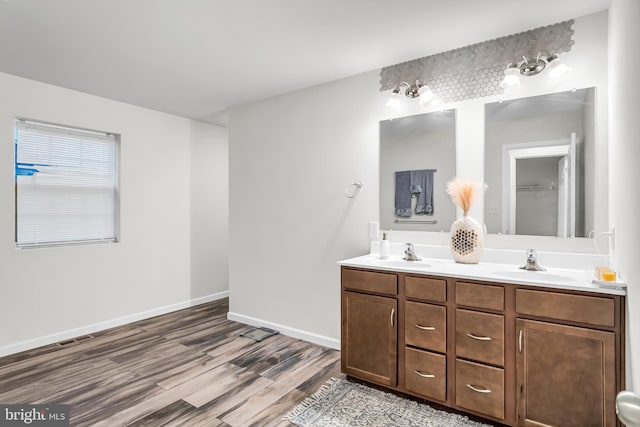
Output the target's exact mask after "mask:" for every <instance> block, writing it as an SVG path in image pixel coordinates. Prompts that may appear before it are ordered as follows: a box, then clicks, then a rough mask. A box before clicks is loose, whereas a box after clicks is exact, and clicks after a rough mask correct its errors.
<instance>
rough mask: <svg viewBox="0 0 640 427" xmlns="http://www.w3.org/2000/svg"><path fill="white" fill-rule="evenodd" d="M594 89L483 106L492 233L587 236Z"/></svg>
mask: <svg viewBox="0 0 640 427" xmlns="http://www.w3.org/2000/svg"><path fill="white" fill-rule="evenodd" d="M595 104H596V103H595V89H594V88H587V89H579V90H573V91H567V92H559V93H553V94H547V95H540V96H534V97H530V98H522V99H514V100H509V101H504V102H496V103H490V104H487V105H486V106H485V182H486V183H487V185H488V189H487V191H486V192H485V204H484V206H485V212H484V219H485V224H486V227H487V232H488V233H493V234H498V233H500V234H516V235H537V236H556V237H587V236H588V235H589V232H590V231H591V230H593V229H594V209H595V206H594V186H595V178H594V175H595V174H594V170H595V159H594V157H595V156H594V151H595V150H594V147H595Z"/></svg>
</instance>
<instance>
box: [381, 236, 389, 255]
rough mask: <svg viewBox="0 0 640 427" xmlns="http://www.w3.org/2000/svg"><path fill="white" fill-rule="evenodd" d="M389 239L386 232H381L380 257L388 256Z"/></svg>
mask: <svg viewBox="0 0 640 427" xmlns="http://www.w3.org/2000/svg"><path fill="white" fill-rule="evenodd" d="M389 251H390V249H389V241H388V240H387V233H382V240H381V241H380V258H382V259H387V258H389Z"/></svg>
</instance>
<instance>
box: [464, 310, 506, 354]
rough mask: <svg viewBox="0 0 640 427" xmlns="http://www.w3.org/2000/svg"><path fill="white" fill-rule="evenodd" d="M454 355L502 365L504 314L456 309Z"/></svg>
mask: <svg viewBox="0 0 640 427" xmlns="http://www.w3.org/2000/svg"><path fill="white" fill-rule="evenodd" d="M456 356H459V357H464V358H467V359H472V360H477V361H479V362H486V363H491V364H493V365H499V366H504V316H502V315H500V314H488V313H480V312H478V311H470V310H461V309H457V310H456Z"/></svg>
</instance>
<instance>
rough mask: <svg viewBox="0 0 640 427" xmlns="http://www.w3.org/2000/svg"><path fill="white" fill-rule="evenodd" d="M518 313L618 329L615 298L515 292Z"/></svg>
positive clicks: (524, 291) (542, 292) (543, 292)
mask: <svg viewBox="0 0 640 427" xmlns="http://www.w3.org/2000/svg"><path fill="white" fill-rule="evenodd" d="M516 311H517V312H518V313H519V314H529V315H531V316H540V317H548V318H551V319H559V320H569V321H573V322H581V323H588V324H591V325H600V326H615V309H614V302H613V299H612V298H606V297H602V298H601V297H591V296H584V295H571V294H563V293H557V292H546V291H533V290H528V289H516Z"/></svg>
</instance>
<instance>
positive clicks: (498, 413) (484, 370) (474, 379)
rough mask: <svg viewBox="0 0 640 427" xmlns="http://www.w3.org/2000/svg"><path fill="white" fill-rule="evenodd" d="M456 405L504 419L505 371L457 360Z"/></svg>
mask: <svg viewBox="0 0 640 427" xmlns="http://www.w3.org/2000/svg"><path fill="white" fill-rule="evenodd" d="M456 405H458V406H459V407H461V408H465V409H469V410H471V411H474V412H477V413H479V414H485V415H489V416H491V417H495V418H498V419H504V370H503V369H499V368H493V367H490V366H485V365H480V364H478V363H473V362H467V361H464V360H456Z"/></svg>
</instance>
